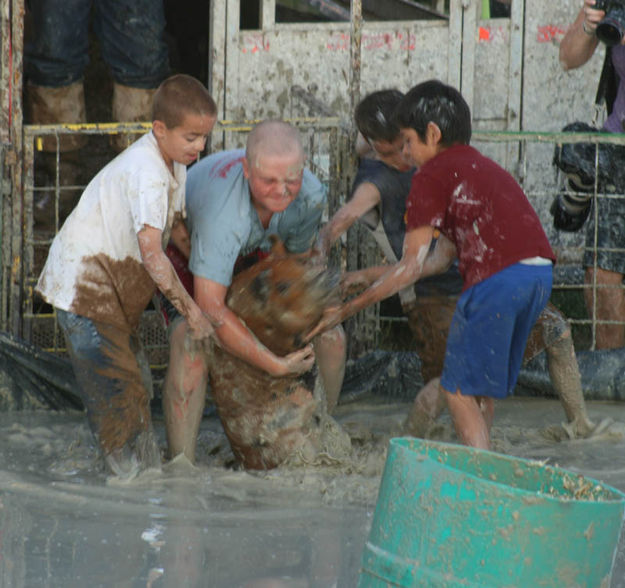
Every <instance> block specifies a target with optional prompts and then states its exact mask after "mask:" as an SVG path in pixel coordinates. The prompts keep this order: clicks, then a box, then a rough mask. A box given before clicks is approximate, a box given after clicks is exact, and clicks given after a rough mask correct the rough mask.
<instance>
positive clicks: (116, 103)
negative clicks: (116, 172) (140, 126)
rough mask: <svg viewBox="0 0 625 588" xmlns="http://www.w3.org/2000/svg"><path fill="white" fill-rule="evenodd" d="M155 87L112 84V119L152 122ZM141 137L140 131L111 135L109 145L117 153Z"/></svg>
mask: <svg viewBox="0 0 625 588" xmlns="http://www.w3.org/2000/svg"><path fill="white" fill-rule="evenodd" d="M155 92H156V88H149V89H145V88H131V87H130V86H123V85H122V84H117V83H115V84H113V120H114V121H117V122H152V98H153V97H154V93H155ZM139 137H141V134H140V133H119V134H117V135H112V136H111V146H112V147H113V149H115V151H117V152H118V153H119V152H121V151H123V150H124V149H126V147H128V145H130V144H131V143H133V142H134V141H136V140H137V139H138V138H139Z"/></svg>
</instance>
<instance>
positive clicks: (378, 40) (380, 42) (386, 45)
mask: <svg viewBox="0 0 625 588" xmlns="http://www.w3.org/2000/svg"><path fill="white" fill-rule="evenodd" d="M349 42H350V35H349V33H336V34H334V35H332V36H331V37H330V40H329V41H328V42H327V43H326V49H328V51H348V50H349ZM397 45H399V48H400V49H402V50H404V51H405V50H410V51H413V50H414V49H415V48H416V46H417V43H416V37H415V35H414V34H412V33H409V34H406V35H404V34H403V33H400V32H396V33H369V34H363V36H362V48H363V49H364V50H365V51H372V50H376V49H387V50H389V49H396V48H397Z"/></svg>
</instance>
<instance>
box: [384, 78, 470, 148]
mask: <svg viewBox="0 0 625 588" xmlns="http://www.w3.org/2000/svg"><path fill="white" fill-rule="evenodd" d="M394 118H395V122H396V123H397V125H398V126H399V127H400V128H405V129H408V128H409V129H414V130H415V132H416V133H417V135H419V138H420V139H421V140H422V141H425V131H426V129H427V126H428V123H430V122H432V123H435V124H436V125H437V126H438V128H439V129H440V130H441V135H442V137H441V143H442V144H443V145H445V146H450V145H457V144H465V145H468V144H469V141H470V140H471V110H470V108H469V105H468V104H467V103H466V101H465V99H464V98H463V97H462V94H460V92H458V90H456V89H455V88H453V87H452V86H448V85H447V84H443V82H441V81H439V80H429V81H427V82H423V83H421V84H418V85H416V86H415V87H414V88H412V89H411V90H410V91H409V92H407V93H406V95H405V96H404V97H403V98H402V100H401V102H400V103H399V105H398V106H397V109H396V110H395V117H394Z"/></svg>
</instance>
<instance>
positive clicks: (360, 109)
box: [354, 89, 404, 143]
mask: <svg viewBox="0 0 625 588" xmlns="http://www.w3.org/2000/svg"><path fill="white" fill-rule="evenodd" d="M403 97H404V94H403V93H402V92H400V91H399V90H394V89H389V90H378V91H377V92H372V93H371V94H369V95H367V96H365V97H364V98H363V99H362V100H361V101H360V102H359V103H358V106H356V110H355V112H354V120H355V121H356V127H358V130H359V131H360V134H361V135H362V136H363V137H364V138H365V139H367V140H368V141H387V142H388V143H392V142H393V141H395V139H397V137H398V136H399V127H398V126H397V123H396V122H395V121H394V119H393V114H394V112H395V108H397V105H398V104H399V103H400V101H401V99H402V98H403Z"/></svg>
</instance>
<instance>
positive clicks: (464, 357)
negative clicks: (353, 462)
mask: <svg viewBox="0 0 625 588" xmlns="http://www.w3.org/2000/svg"><path fill="white" fill-rule="evenodd" d="M395 118H396V122H397V124H398V126H399V127H400V129H401V133H402V137H403V139H404V150H403V153H404V157H405V158H406V160H408V161H410V162H411V163H412V164H413V165H415V166H417V167H418V168H419V169H418V171H417V172H416V173H415V174H414V176H413V179H412V187H411V191H410V195H409V196H408V200H407V206H406V237H405V239H404V247H403V255H402V258H401V260H400V261H399V262H398V263H397V264H395V265H393V266H391V267H390V268H389V270H388V271H387V272H386V273H384V274H383V275H382V277H381V278H380V279H379V280H378V281H376V282H375V283H374V284H373V285H372V286H371V287H370V288H368V289H367V290H365V291H364V292H363V293H362V294H360V295H359V296H357V297H356V298H354V299H352V300H350V301H348V302H346V303H345V304H344V305H343V306H341V307H340V308H338V309H333V310H332V311H329V312H328V313H327V314H326V317H325V318H324V319H323V321H322V323H321V324H320V325H318V326H317V327H316V328H315V330H314V331H313V333H312V334H311V335H314V334H316V333H317V332H319V331H321V330H324V329H325V328H328V327H329V326H333V325H334V324H336V323H338V322H341V321H343V320H345V319H346V318H347V317H349V316H352V315H353V314H355V313H357V312H359V311H360V310H362V309H363V308H365V307H367V306H369V305H370V304H373V303H375V302H377V301H379V300H381V299H383V298H386V297H387V296H390V295H392V294H394V293H395V292H397V291H398V290H400V289H402V288H405V287H406V286H408V285H409V284H411V283H413V282H414V281H416V280H418V279H421V278H423V277H425V276H426V274H427V275H431V274H432V273H439V272H441V271H444V270H446V269H447V267H448V266H449V264H450V263H451V261H452V259H453V258H454V255H457V257H458V260H459V270H460V273H461V275H462V278H463V292H462V295H461V296H460V298H459V300H458V304H457V306H456V311H455V313H454V317H453V320H452V324H451V327H450V331H449V335H448V339H447V350H446V354H445V364H444V368H443V375H442V377H441V384H440V386H441V389H442V391H443V392H444V394H445V396H446V399H447V403H448V406H449V411H450V413H451V415H452V419H453V422H454V426H455V429H456V432H457V434H458V436H459V438H460V439H461V440H462V441H463V443H465V444H466V445H471V446H473V447H479V448H482V449H489V448H490V426H491V424H492V418H493V411H494V398H504V397H506V396H508V395H510V394H512V392H513V390H514V386H515V385H516V381H517V378H518V374H519V370H520V367H521V361H522V358H523V351H524V349H525V344H526V342H527V338H528V335H529V332H530V330H531V328H532V326H533V325H534V322H535V321H536V319H537V317H538V315H539V314H540V312H541V311H542V309H543V308H544V306H545V304H546V303H547V301H548V300H549V296H550V294H551V286H552V266H553V261H554V260H555V256H554V254H553V251H552V250H551V247H550V245H549V242H548V240H547V237H546V235H545V233H544V231H543V229H542V226H541V224H540V220H539V219H538V216H537V215H536V213H535V211H534V209H533V208H532V205H531V204H530V203H529V201H528V199H527V197H526V196H525V194H524V193H523V190H522V189H521V187H520V186H519V185H518V184H517V182H516V181H515V180H514V178H513V177H512V176H511V175H510V174H509V173H508V172H506V171H505V170H504V169H503V168H501V167H500V166H499V165H497V164H496V163H495V162H494V161H492V160H490V159H488V158H487V157H485V156H483V155H482V154H481V153H479V152H478V151H477V150H476V149H474V148H473V147H470V146H469V144H468V143H469V141H470V138H471V113H470V110H469V107H468V105H467V103H466V102H465V100H464V99H463V98H462V96H461V94H460V93H459V92H458V91H457V90H455V89H454V88H452V87H450V86H447V85H445V84H443V83H442V82H439V81H436V80H432V81H428V82H424V83H422V84H419V85H417V86H415V87H414V88H412V89H411V90H410V92H408V93H407V94H406V96H405V97H404V98H403V99H402V100H401V102H400V103H399V105H398V107H397V109H396V111H395ZM436 237H438V239H437V241H436V248H435V249H434V251H433V252H432V253H428V251H429V249H430V244H431V242H432V239H434V238H436ZM428 255H431V256H432V258H431V259H430V260H429V261H430V262H432V261H435V262H436V263H434V264H432V266H430V263H428V271H427V272H426V271H424V262H425V259H426V257H427V256H428ZM430 267H432V269H431V270H430V269H429V268H430Z"/></svg>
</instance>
